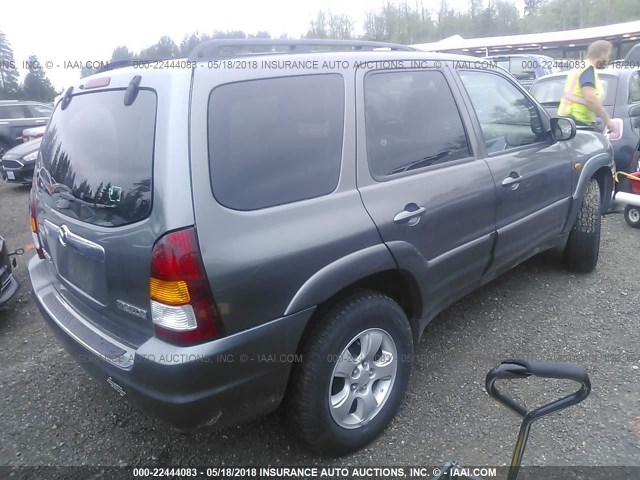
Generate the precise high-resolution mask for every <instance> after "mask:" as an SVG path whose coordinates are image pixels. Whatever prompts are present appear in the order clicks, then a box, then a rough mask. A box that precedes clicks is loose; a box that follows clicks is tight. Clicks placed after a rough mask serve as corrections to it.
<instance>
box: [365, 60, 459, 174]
mask: <svg viewBox="0 0 640 480" xmlns="http://www.w3.org/2000/svg"><path fill="white" fill-rule="evenodd" d="M364 99H365V100H364V105H365V126H366V131H367V158H368V161H369V168H370V170H371V173H372V174H373V176H374V177H376V178H380V177H387V176H389V175H393V174H397V173H402V172H406V171H410V170H415V169H419V168H423V167H428V166H431V165H437V164H442V163H445V162H450V161H453V160H459V159H462V158H466V157H469V156H471V153H470V150H469V145H468V143H467V137H466V135H465V131H464V128H463V126H462V119H461V118H460V114H459V113H458V109H457V107H456V103H455V101H454V99H453V95H452V93H451V90H450V89H449V85H448V84H447V81H446V79H445V78H444V76H443V75H442V74H441V73H440V72H437V71H421V72H380V73H370V74H368V75H367V76H366V77H365V82H364Z"/></svg>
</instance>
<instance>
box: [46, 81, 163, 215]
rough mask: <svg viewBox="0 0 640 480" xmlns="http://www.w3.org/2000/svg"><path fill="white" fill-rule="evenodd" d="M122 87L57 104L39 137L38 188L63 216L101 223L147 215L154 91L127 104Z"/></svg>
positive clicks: (154, 111)
mask: <svg viewBox="0 0 640 480" xmlns="http://www.w3.org/2000/svg"><path fill="white" fill-rule="evenodd" d="M124 94H125V91H124V90H111V91H102V92H96V93H89V94H80V95H75V96H74V97H73V98H72V99H71V102H70V103H69V106H68V107H67V108H66V109H64V110H62V108H60V105H59V106H58V108H56V110H55V113H54V114H53V116H52V118H51V122H50V123H49V128H48V129H47V133H46V134H45V136H44V138H43V140H42V146H41V159H42V163H41V166H40V168H39V170H38V173H39V175H38V186H39V187H40V189H41V191H43V192H44V193H45V197H48V199H49V201H48V203H49V204H50V206H51V207H52V208H54V209H56V210H58V211H60V212H61V213H63V214H64V215H69V216H72V217H74V218H77V219H79V220H83V221H85V222H87V223H92V224H95V225H102V226H108V227H113V226H119V225H124V224H128V223H133V222H136V221H139V220H142V219H143V218H145V217H147V216H148V215H149V213H150V211H151V179H152V170H153V143H154V132H155V117H156V95H155V93H154V92H152V91H150V90H141V91H140V92H139V94H138V97H137V98H136V100H135V101H134V102H133V104H132V105H130V106H125V105H124Z"/></svg>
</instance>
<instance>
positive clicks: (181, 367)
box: [29, 257, 313, 429]
mask: <svg viewBox="0 0 640 480" xmlns="http://www.w3.org/2000/svg"><path fill="white" fill-rule="evenodd" d="M47 272H48V269H47V265H46V260H40V259H38V258H35V257H34V258H33V259H32V260H31V262H30V263H29V274H30V276H31V282H32V286H33V292H34V296H35V300H36V304H37V305H38V308H39V309H40V312H41V313H42V316H43V317H44V319H45V320H46V322H47V323H48V324H49V326H50V327H51V329H52V330H53V331H54V333H55V334H56V336H57V337H58V338H59V340H60V341H61V342H62V343H63V344H64V346H65V348H66V349H67V350H68V351H69V352H70V353H71V355H72V356H73V357H74V358H75V359H76V361H78V362H79V363H80V364H81V365H82V366H83V367H84V368H85V369H86V370H88V371H89V373H90V374H91V375H92V376H93V377H94V378H95V379H96V380H98V381H99V382H101V383H105V384H106V385H109V386H111V387H112V388H113V389H114V390H116V391H117V392H118V393H119V394H120V395H122V396H124V397H125V398H126V399H127V400H129V401H131V402H132V403H133V404H135V405H137V406H139V407H141V408H142V409H143V410H145V411H148V412H150V413H152V414H154V415H156V416H157V417H159V418H161V419H163V420H165V421H166V422H168V423H170V424H172V425H173V426H175V427H177V428H179V429H192V428H196V427H198V426H202V425H213V424H215V425H217V426H223V425H230V424H236V423H239V422H241V421H244V420H247V419H249V418H253V417H256V416H260V415H262V414H265V413H268V412H270V411H273V410H275V409H276V408H277V407H278V405H279V404H280V401H281V400H282V397H283V396H284V392H285V389H286V386H287V382H288V378H289V373H290V371H291V367H292V365H293V362H294V361H296V356H295V353H296V349H297V346H298V342H299V339H300V337H301V335H302V332H303V330H304V327H305V326H306V324H307V321H308V319H309V318H310V316H311V314H312V313H313V309H308V310H305V311H303V312H298V313H296V314H293V315H289V316H287V317H283V318H280V319H277V320H274V321H271V322H268V323H265V324H263V325H261V326H259V327H255V328H252V329H249V330H245V331H243V332H240V333H237V334H234V335H230V336H228V337H224V338H221V339H219V340H215V341H212V342H208V343H205V344H202V345H197V346H194V347H178V346H174V345H170V344H167V343H165V342H163V341H160V340H158V339H157V338H155V337H152V338H150V339H149V340H148V341H147V342H145V343H144V344H143V345H141V346H140V347H139V348H138V349H135V350H134V349H131V348H130V347H127V346H123V345H121V344H118V343H117V342H115V341H114V339H112V338H109V337H108V336H107V335H106V334H104V333H102V335H100V333H99V332H100V331H99V330H97V329H96V328H95V327H94V326H92V325H91V324H90V323H89V322H87V321H86V320H83V319H82V318H80V317H79V315H78V314H77V312H74V311H73V309H72V308H71V307H70V306H69V305H68V304H67V303H66V302H65V301H64V299H63V298H62V297H61V296H60V295H59V294H58V292H57V291H56V289H55V287H54V285H53V284H52V283H51V282H50V281H49V279H48V273H47ZM83 329H90V330H91V332H93V333H90V334H88V333H87V332H86V331H83ZM123 350H124V351H125V353H121V354H120V352H121V351H123ZM115 355H120V356H118V357H115Z"/></svg>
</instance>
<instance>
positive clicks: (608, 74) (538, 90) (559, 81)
mask: <svg viewBox="0 0 640 480" xmlns="http://www.w3.org/2000/svg"><path fill="white" fill-rule="evenodd" d="M598 76H599V78H600V82H601V84H602V88H603V90H604V95H603V97H602V103H603V105H604V108H605V110H606V111H607V113H608V114H609V115H611V116H612V117H615V118H621V119H622V121H623V123H624V127H623V136H622V137H621V138H620V139H619V140H613V141H612V142H611V143H612V145H613V149H614V158H615V162H616V169H617V170H620V171H622V172H627V173H629V172H635V171H637V168H638V149H639V148H640V147H639V145H640V68H608V69H604V70H601V71H600V72H598ZM566 79H567V72H562V73H556V74H553V75H548V76H546V77H543V78H541V79H539V80H537V81H536V83H535V84H534V85H533V87H531V94H532V95H533V96H534V97H535V98H536V100H538V102H539V103H540V104H541V105H542V106H543V107H545V109H546V110H547V111H548V112H549V114H550V115H556V113H557V111H558V105H560V99H561V98H562V95H563V93H564V84H565V81H566ZM596 122H597V123H598V128H599V129H601V130H602V129H603V128H604V125H603V122H602V119H601V118H600V117H598V118H597V120H596ZM620 185H621V186H623V188H624V189H625V190H628V188H629V186H628V182H627V181H626V180H623V181H622V182H621V183H620Z"/></svg>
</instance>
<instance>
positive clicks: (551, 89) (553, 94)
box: [530, 74, 616, 105]
mask: <svg viewBox="0 0 640 480" xmlns="http://www.w3.org/2000/svg"><path fill="white" fill-rule="evenodd" d="M598 78H599V80H600V85H602V90H603V95H602V104H603V105H613V104H614V103H615V89H613V88H609V87H610V85H615V83H616V78H615V77H612V76H610V75H602V74H599V75H598ZM566 80H567V76H566V75H560V76H557V77H551V78H546V79H544V80H539V81H537V82H536V83H535V84H534V85H533V86H532V87H531V90H530V93H531V95H533V97H534V98H535V99H536V100H537V101H538V102H540V103H541V104H542V105H558V104H559V103H560V99H561V98H562V95H563V94H564V83H565V82H566Z"/></svg>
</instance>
